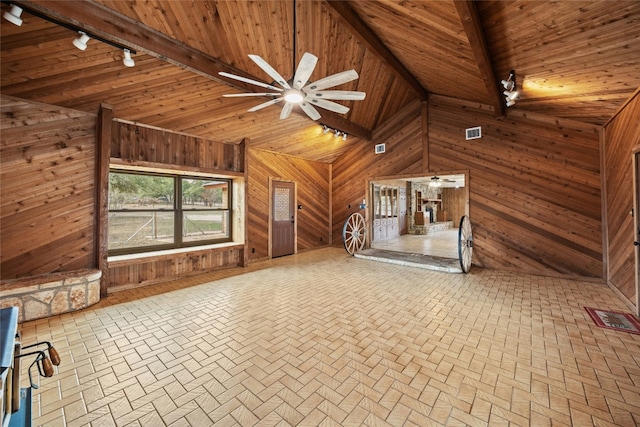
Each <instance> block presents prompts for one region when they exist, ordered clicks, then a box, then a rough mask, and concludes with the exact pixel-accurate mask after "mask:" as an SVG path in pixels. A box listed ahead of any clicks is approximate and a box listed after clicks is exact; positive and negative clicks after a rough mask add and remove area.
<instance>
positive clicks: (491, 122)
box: [333, 96, 603, 278]
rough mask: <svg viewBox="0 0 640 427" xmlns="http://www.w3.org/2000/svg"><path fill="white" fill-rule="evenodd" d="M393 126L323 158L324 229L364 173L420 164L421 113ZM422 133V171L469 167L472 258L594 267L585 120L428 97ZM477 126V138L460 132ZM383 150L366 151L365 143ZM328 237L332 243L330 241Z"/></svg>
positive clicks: (596, 202)
mask: <svg viewBox="0 0 640 427" xmlns="http://www.w3.org/2000/svg"><path fill="white" fill-rule="evenodd" d="M413 114H414V115H413V120H410V121H404V122H403V123H402V125H401V126H400V127H399V128H397V129H400V130H399V131H396V132H395V133H385V134H384V137H382V138H380V139H377V140H375V141H373V142H371V143H369V144H364V143H363V144H362V145H361V146H360V147H359V148H358V149H355V150H352V151H350V152H348V153H346V154H345V155H343V156H341V157H340V158H339V159H338V160H336V161H335V162H334V164H333V182H334V185H333V198H334V201H333V206H334V213H333V219H334V221H333V233H334V234H336V235H339V233H340V232H341V229H342V225H343V223H344V221H345V220H346V218H347V217H348V215H350V214H351V213H352V212H356V211H359V209H358V205H359V203H360V202H361V200H362V199H363V198H364V196H365V191H366V190H365V183H366V181H367V179H371V178H373V177H376V176H381V175H385V176H393V175H394V174H398V175H400V174H422V173H424V174H427V173H428V171H425V170H423V167H422V166H421V160H422V159H421V158H420V156H421V155H422V152H423V151H422V146H421V142H422V138H421V129H422V128H421V114H420V112H419V109H418V110H417V111H414V112H413ZM427 116H428V130H427V139H428V147H427V150H425V151H426V152H428V155H429V159H428V161H425V162H424V164H425V165H429V168H430V170H431V171H434V172H440V171H454V170H455V171H460V170H468V171H469V176H470V178H469V183H468V185H469V186H470V196H469V197H470V208H469V210H470V218H471V222H472V224H473V231H474V244H475V250H474V263H476V264H478V265H484V266H486V267H490V268H496V269H504V270H517V271H524V272H530V273H535V274H546V275H571V276H583V277H594V278H602V277H603V262H602V231H601V210H600V206H601V205H600V164H599V134H598V128H597V127H596V126H593V125H584V124H581V123H578V122H573V121H568V120H559V119H555V118H549V117H546V116H541V115H525V114H523V113H517V112H514V113H511V112H510V113H509V116H508V118H507V119H502V120H497V119H495V118H494V117H493V113H492V112H491V111H489V110H488V109H487V108H486V107H485V106H482V105H480V104H477V105H475V104H473V103H464V102H460V103H458V102H455V101H454V102H451V101H447V100H446V98H443V97H435V96H434V97H431V99H430V101H429V104H428V115H427ZM473 126H482V135H483V138H482V139H480V140H473V141H465V138H464V135H465V129H466V128H468V127H473ZM379 142H386V143H387V153H385V154H382V155H377V156H376V155H375V154H373V144H375V143H379ZM339 240H340V239H334V244H340V241H339Z"/></svg>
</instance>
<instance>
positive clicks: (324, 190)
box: [247, 149, 331, 261]
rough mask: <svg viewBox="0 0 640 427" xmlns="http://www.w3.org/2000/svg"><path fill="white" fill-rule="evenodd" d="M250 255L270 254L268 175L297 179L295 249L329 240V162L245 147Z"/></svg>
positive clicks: (251, 256)
mask: <svg viewBox="0 0 640 427" xmlns="http://www.w3.org/2000/svg"><path fill="white" fill-rule="evenodd" d="M248 159H249V161H248V169H249V171H248V176H249V179H248V184H249V185H248V187H249V201H248V205H249V207H248V212H247V214H248V219H249V227H248V228H249V230H248V238H249V245H248V248H249V259H250V260H251V261H256V260H260V259H267V258H268V257H269V198H270V194H269V179H270V178H272V179H276V180H282V181H292V182H295V183H296V193H297V201H296V204H297V205H302V209H299V210H298V211H297V215H298V218H297V245H298V251H302V250H306V249H313V248H318V247H321V246H326V245H328V244H329V242H330V239H331V236H330V235H329V230H330V225H329V224H330V220H329V206H330V196H329V195H330V188H329V179H330V176H331V166H330V165H328V164H326V163H319V162H313V161H308V160H303V159H300V158H297V157H292V156H287V155H283V154H276V153H272V152H269V151H263V150H255V149H249V150H248Z"/></svg>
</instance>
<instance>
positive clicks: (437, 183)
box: [429, 176, 442, 188]
mask: <svg viewBox="0 0 640 427" xmlns="http://www.w3.org/2000/svg"><path fill="white" fill-rule="evenodd" d="M441 186H442V182H441V181H440V178H439V177H437V176H434V177H431V182H430V183H429V187H431V188H438V187H441Z"/></svg>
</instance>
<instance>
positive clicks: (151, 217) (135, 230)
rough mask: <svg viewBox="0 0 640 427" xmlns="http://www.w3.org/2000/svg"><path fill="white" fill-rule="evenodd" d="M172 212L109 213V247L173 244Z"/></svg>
mask: <svg viewBox="0 0 640 427" xmlns="http://www.w3.org/2000/svg"><path fill="white" fill-rule="evenodd" d="M173 219H174V214H173V212H111V213H109V249H110V250H111V249H122V248H140V247H144V246H158V245H165V244H173V243H174V236H173V228H174V225H173Z"/></svg>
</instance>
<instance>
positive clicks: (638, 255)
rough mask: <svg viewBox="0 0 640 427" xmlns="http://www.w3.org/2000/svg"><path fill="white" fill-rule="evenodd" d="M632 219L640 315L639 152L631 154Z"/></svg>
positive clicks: (637, 313)
mask: <svg viewBox="0 0 640 427" xmlns="http://www.w3.org/2000/svg"><path fill="white" fill-rule="evenodd" d="M633 190H634V191H633V193H634V194H633V199H634V203H633V205H634V206H633V220H634V230H635V236H633V244H634V245H635V266H636V275H635V276H636V301H635V302H636V315H637V316H640V152H635V153H634V154H633Z"/></svg>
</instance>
